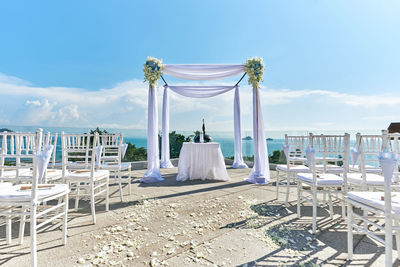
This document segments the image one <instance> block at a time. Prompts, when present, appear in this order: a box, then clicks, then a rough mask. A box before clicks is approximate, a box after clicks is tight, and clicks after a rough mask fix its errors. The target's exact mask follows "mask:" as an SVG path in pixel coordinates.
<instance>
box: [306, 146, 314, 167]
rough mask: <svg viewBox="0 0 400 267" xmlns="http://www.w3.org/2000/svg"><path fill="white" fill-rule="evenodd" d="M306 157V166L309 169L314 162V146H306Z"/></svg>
mask: <svg viewBox="0 0 400 267" xmlns="http://www.w3.org/2000/svg"><path fill="white" fill-rule="evenodd" d="M306 158H307V163H308V167H309V168H310V169H311V168H312V164H313V162H314V159H315V148H313V147H311V146H308V147H307V148H306Z"/></svg>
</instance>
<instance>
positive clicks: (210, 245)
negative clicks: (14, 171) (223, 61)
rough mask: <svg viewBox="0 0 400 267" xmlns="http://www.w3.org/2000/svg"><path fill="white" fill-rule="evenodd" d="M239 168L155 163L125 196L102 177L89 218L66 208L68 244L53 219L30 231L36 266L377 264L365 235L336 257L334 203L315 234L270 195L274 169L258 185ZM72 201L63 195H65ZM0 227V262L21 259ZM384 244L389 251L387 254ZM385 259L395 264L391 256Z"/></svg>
mask: <svg viewBox="0 0 400 267" xmlns="http://www.w3.org/2000/svg"><path fill="white" fill-rule="evenodd" d="M249 172H250V170H249V169H240V170H237V169H230V168H229V169H228V173H229V175H230V177H231V178H232V180H231V181H229V182H212V181H188V182H177V181H175V177H176V173H177V169H176V168H174V169H164V170H162V173H163V177H164V178H165V181H163V182H160V183H156V184H140V183H139V182H138V180H139V178H140V177H141V176H142V175H143V173H144V170H135V171H132V175H133V176H134V177H136V178H137V179H135V182H134V184H133V185H132V189H133V190H132V194H131V195H129V194H128V189H127V187H125V188H124V194H125V202H124V203H121V202H120V198H119V192H118V186H117V185H116V184H114V180H113V179H111V182H112V185H111V190H110V191H111V192H112V196H111V202H110V203H111V205H110V211H109V212H107V213H106V212H104V205H103V204H104V202H103V203H100V204H99V205H98V206H97V210H98V213H97V221H98V222H97V224H96V225H92V224H91V216H90V214H89V210H90V209H89V204H88V203H87V202H84V201H82V202H80V209H79V211H78V212H71V213H70V215H69V225H68V229H69V233H68V244H67V245H66V246H62V245H61V231H60V229H59V225H53V226H50V227H47V228H45V229H43V230H44V231H42V232H41V233H39V235H38V244H39V245H38V257H39V266H93V265H99V266H113V265H115V266H318V265H320V266H378V265H383V263H384V248H383V247H382V246H380V245H376V244H375V242H374V241H373V240H371V239H369V238H367V237H365V236H360V235H356V236H355V238H354V247H355V250H354V253H355V255H354V260H353V261H352V262H346V255H347V254H346V251H347V229H346V224H345V222H344V221H343V220H341V217H340V207H337V208H336V209H335V212H336V215H335V216H334V220H330V219H329V216H327V212H326V211H325V210H323V209H322V208H321V209H319V214H320V217H319V218H318V225H319V232H318V233H317V234H316V235H315V236H313V235H312V234H311V233H310V225H311V217H310V215H311V207H310V206H305V207H303V209H302V214H303V215H304V216H303V217H302V218H300V219H297V218H296V214H295V212H296V207H295V198H296V194H295V191H291V195H290V198H289V200H290V201H291V202H290V205H289V207H285V206H284V205H283V199H284V189H283V188H282V192H281V194H280V196H281V197H280V199H279V200H276V199H275V186H274V175H275V173H274V172H271V176H272V179H271V183H270V184H269V185H267V186H258V185H252V184H249V183H247V182H245V181H244V178H245V177H246V176H247V175H248V173H249ZM71 206H72V202H71ZM4 228H5V227H4V225H2V226H1V227H0V264H1V265H3V266H29V264H30V254H29V242H30V241H29V227H27V228H26V233H25V236H26V238H25V242H24V245H18V244H17V239H16V238H17V235H18V223H14V224H13V244H12V245H6V244H5V241H4V236H5V233H4V231H5V229H4ZM396 255H397V254H396V252H394V257H395V256H396ZM395 264H396V265H397V266H398V265H399V261H396V262H395Z"/></svg>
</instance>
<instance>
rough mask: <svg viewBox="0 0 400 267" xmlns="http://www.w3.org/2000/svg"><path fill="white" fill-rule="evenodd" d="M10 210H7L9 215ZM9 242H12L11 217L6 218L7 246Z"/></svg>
mask: <svg viewBox="0 0 400 267" xmlns="http://www.w3.org/2000/svg"><path fill="white" fill-rule="evenodd" d="M11 212H12V210H11V209H10V210H9V213H10V214H11ZM11 240H12V220H11V216H7V219H6V242H7V245H9V244H11Z"/></svg>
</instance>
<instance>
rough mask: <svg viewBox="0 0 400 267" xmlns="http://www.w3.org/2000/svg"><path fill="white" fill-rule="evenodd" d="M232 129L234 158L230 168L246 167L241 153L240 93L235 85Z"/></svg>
mask: <svg viewBox="0 0 400 267" xmlns="http://www.w3.org/2000/svg"><path fill="white" fill-rule="evenodd" d="M233 115H234V116H233V129H234V137H235V146H234V149H235V150H234V153H235V154H234V160H233V164H232V168H234V169H246V168H248V166H247V164H246V163H245V162H244V160H243V155H242V119H241V115H240V95H239V86H235V100H234V102H233Z"/></svg>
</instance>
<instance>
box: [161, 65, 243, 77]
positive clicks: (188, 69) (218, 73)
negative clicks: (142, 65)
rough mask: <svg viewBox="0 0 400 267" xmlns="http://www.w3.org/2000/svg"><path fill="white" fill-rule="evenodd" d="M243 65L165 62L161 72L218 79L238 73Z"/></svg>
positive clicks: (179, 75)
mask: <svg viewBox="0 0 400 267" xmlns="http://www.w3.org/2000/svg"><path fill="white" fill-rule="evenodd" d="M243 72H244V65H243V64H240V65H181V64H167V65H164V66H163V73H165V74H167V75H170V76H173V77H176V78H180V79H185V80H218V79H225V78H229V77H233V76H236V75H239V74H241V73H243Z"/></svg>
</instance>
